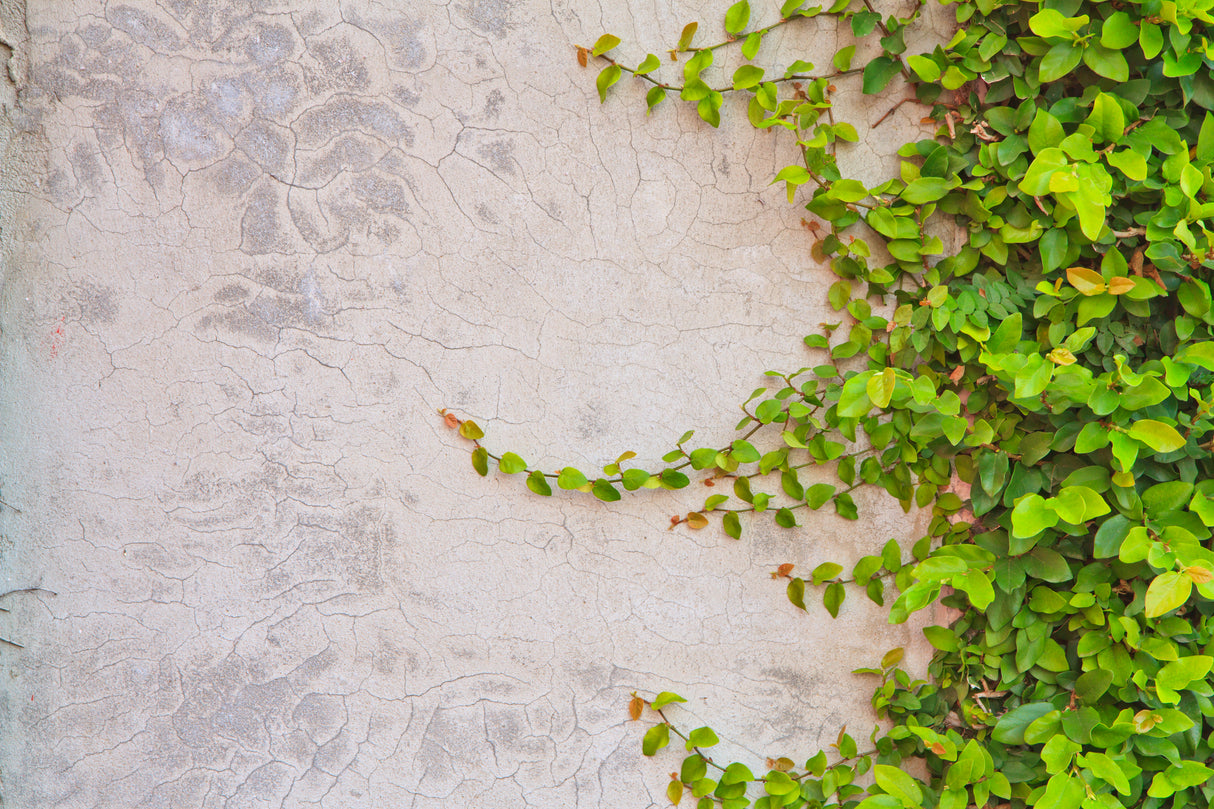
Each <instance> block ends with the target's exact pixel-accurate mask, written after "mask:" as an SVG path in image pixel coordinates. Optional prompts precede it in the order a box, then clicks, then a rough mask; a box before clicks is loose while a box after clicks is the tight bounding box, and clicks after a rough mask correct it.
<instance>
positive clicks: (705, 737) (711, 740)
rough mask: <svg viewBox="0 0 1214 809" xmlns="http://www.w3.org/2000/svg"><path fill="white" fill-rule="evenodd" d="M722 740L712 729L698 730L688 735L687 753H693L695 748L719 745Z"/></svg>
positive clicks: (703, 728)
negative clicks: (692, 750)
mask: <svg viewBox="0 0 1214 809" xmlns="http://www.w3.org/2000/svg"><path fill="white" fill-rule="evenodd" d="M720 741H721V740H720V739H718V738H717V734H716V733H714V732H713V729H712V728H710V727H702V728H696V729H695V730H693V731H691V732H690V733H688V734H687V745H686V747H687V751H688V752H691V749H692V748H693V747H712V746H713V745H714V744H718V743H719V742H720Z"/></svg>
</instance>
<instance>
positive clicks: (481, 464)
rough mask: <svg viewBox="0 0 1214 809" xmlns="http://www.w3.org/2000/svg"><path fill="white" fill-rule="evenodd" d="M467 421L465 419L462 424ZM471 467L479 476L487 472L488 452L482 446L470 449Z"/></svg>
mask: <svg viewBox="0 0 1214 809" xmlns="http://www.w3.org/2000/svg"><path fill="white" fill-rule="evenodd" d="M467 423H468V422H466V421H465V422H464V424H467ZM472 468H473V469H475V470H476V474H478V475H480V476H481V477H484V476H485V475H487V474H489V452H488V450H486V449H485V448H484V447H477V448H476V449H474V450H472Z"/></svg>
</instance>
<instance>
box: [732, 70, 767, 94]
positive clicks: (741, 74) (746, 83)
mask: <svg viewBox="0 0 1214 809" xmlns="http://www.w3.org/2000/svg"><path fill="white" fill-rule="evenodd" d="M761 81H763V68H761V67H755V66H754V65H742V66H741V67H739V68H738V69H737V70H735V71H734V72H733V89H735V90H745V89H747V88H748V87H754V86H755V85H757V84H758V83H759V82H761Z"/></svg>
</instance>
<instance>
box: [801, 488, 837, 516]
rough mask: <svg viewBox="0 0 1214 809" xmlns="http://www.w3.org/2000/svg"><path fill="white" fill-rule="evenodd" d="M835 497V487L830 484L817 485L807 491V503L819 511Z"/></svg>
mask: <svg viewBox="0 0 1214 809" xmlns="http://www.w3.org/2000/svg"><path fill="white" fill-rule="evenodd" d="M834 496H835V487H834V486H833V485H831V484H830V483H815V484H814V485H812V486H810V487H809V488H808V489H806V490H805V502H806V503H808V504H809V507H810V508H812V509H814V510H815V511H817V510H818V509H820V508H822V506H824V505H826V503H827V501H829V500H830V498H832V497H834Z"/></svg>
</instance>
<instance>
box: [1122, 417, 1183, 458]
mask: <svg viewBox="0 0 1214 809" xmlns="http://www.w3.org/2000/svg"><path fill="white" fill-rule="evenodd" d="M1129 434H1130V437H1131V438H1133V439H1135V440H1137V441H1141V442H1142V443H1144V444H1146V445H1147V446H1148V447H1150V448H1151V449H1153V450H1155V451H1156V452H1173V451H1175V450H1178V449H1180V448H1181V447H1183V446H1184V445H1185V443H1186V442H1185V439H1184V436H1182V435H1181V434H1180V433H1179V432H1177V431H1176V428H1175V427H1171V426H1169V425H1167V424H1164V423H1163V422H1162V421H1156V420H1155V419H1139V420H1138V421H1136V422H1134V423H1133V424H1131V425H1130V429H1129Z"/></svg>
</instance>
